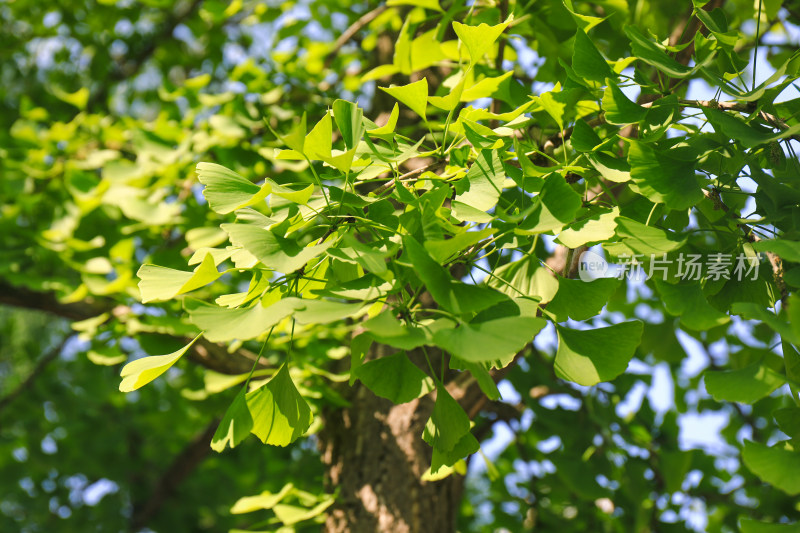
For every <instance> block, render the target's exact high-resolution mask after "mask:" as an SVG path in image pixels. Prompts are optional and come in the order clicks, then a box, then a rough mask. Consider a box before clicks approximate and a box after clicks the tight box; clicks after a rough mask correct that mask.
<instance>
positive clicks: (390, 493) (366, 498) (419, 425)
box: [319, 345, 482, 533]
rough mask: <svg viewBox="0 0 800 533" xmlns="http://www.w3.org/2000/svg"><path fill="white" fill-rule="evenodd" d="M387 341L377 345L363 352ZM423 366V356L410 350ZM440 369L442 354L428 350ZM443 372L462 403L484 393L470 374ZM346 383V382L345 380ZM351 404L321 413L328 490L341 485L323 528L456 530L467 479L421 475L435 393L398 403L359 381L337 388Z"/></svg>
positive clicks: (353, 532) (359, 532) (374, 352)
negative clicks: (424, 434) (433, 478)
mask: <svg viewBox="0 0 800 533" xmlns="http://www.w3.org/2000/svg"><path fill="white" fill-rule="evenodd" d="M386 350H390V348H388V347H386V346H380V345H375V346H373V348H372V349H371V350H370V351H369V353H367V355H366V359H368V360H369V359H374V358H377V357H380V356H382V355H387V354H386V353H383V352H384V351H386ZM408 355H409V358H410V359H411V361H412V362H414V363H415V364H417V366H419V367H420V368H422V367H423V366H424V365H425V363H423V361H424V356H423V355H422V354H421V353H420V352H419V351H418V350H414V351H413V352H408ZM429 355H430V356H431V358H432V359H433V364H434V366H435V367H437V368H438V365H439V364H440V361H441V359H440V357H441V356H442V354H441V353H436V352H433V353H429ZM462 376H463V375H459V374H457V373H450V372H449V373H448V375H447V376H446V377H447V378H456V379H451V380H450V382H449V383H448V384H447V388H448V391H449V392H450V394H451V395H452V396H453V397H454V398H455V399H456V400H457V401H459V402H460V403H461V404H462V406H464V407H465V408H466V409H467V412H468V413H469V414H470V416H474V414H475V413H474V412H471V411H472V409H471V407H472V406H475V405H477V399H478V398H480V397H481V396H482V394H481V393H480V390H479V388H478V387H477V386H476V385H475V383H474V382H472V381H466V380H464V379H463V378H462ZM344 385H346V384H344ZM340 392H341V393H342V395H343V396H345V397H346V398H347V399H348V401H350V403H351V406H350V407H349V408H346V409H341V408H340V409H336V408H331V409H329V410H328V411H327V412H325V413H324V414H323V416H324V418H325V427H324V429H323V431H322V432H320V435H319V437H320V450H321V453H322V461H323V463H324V464H325V466H326V470H327V473H326V482H327V484H328V487H327V489H328V491H329V492H332V491H334V490H338V491H339V497H338V498H337V500H336V504H335V506H334V507H333V508H332V509H331V510H330V512H329V513H328V516H327V520H326V523H325V528H324V531H325V532H326V533H383V532H386V533H416V532H428V531H431V532H436V533H448V532H451V531H455V530H456V522H457V518H458V507H459V503H460V502H461V496H462V493H463V487H464V478H463V477H462V476H460V475H458V474H453V475H451V476H449V477H447V478H445V479H443V480H441V481H434V482H426V481H422V480H421V477H422V474H424V473H425V471H426V470H427V469H428V467H429V466H430V464H431V454H432V451H431V447H430V446H429V445H428V444H427V443H425V442H424V441H423V440H422V430H423V429H424V427H425V424H426V422H427V421H428V418H430V415H431V412H432V410H433V404H434V401H435V399H436V396H435V393H431V394H428V395H426V396H423V397H422V398H419V399H417V400H414V401H412V402H408V403H405V404H401V405H394V404H393V403H392V402H390V401H389V400H386V399H384V398H380V397H378V396H375V395H374V394H373V393H372V392H371V391H370V390H369V389H367V388H366V387H364V386H363V385H361V384H360V383H357V384H356V385H355V386H354V387H349V386H344V387H342V390H341V391H340Z"/></svg>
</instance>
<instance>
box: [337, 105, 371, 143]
mask: <svg viewBox="0 0 800 533" xmlns="http://www.w3.org/2000/svg"><path fill="white" fill-rule="evenodd" d="M333 117H334V118H335V119H336V127H338V128H339V132H340V133H341V134H342V139H344V144H345V146H347V148H348V149H350V148H355V147H356V146H358V143H359V141H361V136H362V135H363V134H364V111H363V110H362V109H361V108H360V107H358V106H357V105H356V104H354V103H353V102H348V101H347V100H336V101H335V102H334V103H333Z"/></svg>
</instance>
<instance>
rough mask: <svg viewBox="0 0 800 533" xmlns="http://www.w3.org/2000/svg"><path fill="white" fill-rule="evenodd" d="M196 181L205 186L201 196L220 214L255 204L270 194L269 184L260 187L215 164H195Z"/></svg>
mask: <svg viewBox="0 0 800 533" xmlns="http://www.w3.org/2000/svg"><path fill="white" fill-rule="evenodd" d="M197 179H198V180H200V183H202V184H203V185H205V189H203V196H205V197H206V200H208V205H209V206H210V207H211V209H213V210H214V211H216V212H217V213H220V214H223V215H224V214H226V213H230V212H232V211H235V210H237V209H242V208H244V207H247V206H250V205H254V204H257V203H258V202H260V201H262V200H263V199H264V198H266V197H267V195H268V194H269V193H270V192H271V187H270V184H269V182H267V183H265V184H264V185H262V186H261V187H259V186H258V185H256V184H254V183H252V182H251V181H249V180H247V179H245V178H244V177H242V176H241V175H239V174H237V173H236V172H234V171H232V170H229V169H227V168H225V167H223V166H222V165H217V164H216V163H197Z"/></svg>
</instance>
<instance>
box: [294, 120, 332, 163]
mask: <svg viewBox="0 0 800 533" xmlns="http://www.w3.org/2000/svg"><path fill="white" fill-rule="evenodd" d="M332 137H333V121H332V120H331V114H330V113H329V112H328V113H325V114H324V115H323V116H322V118H321V119H320V120H319V122H317V123H316V125H315V126H314V127H313V128H312V129H311V131H310V132H308V135H306V139H305V142H304V143H303V152H302V153H303V154H304V155H305V156H306V157H308V158H309V159H315V160H318V161H326V160H329V159H330V158H331V152H332V151H333V139H332Z"/></svg>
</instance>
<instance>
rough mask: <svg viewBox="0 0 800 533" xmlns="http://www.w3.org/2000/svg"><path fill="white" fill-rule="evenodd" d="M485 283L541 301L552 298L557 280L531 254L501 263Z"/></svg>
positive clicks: (544, 301)
mask: <svg viewBox="0 0 800 533" xmlns="http://www.w3.org/2000/svg"><path fill="white" fill-rule="evenodd" d="M501 280H502V281H501ZM503 281H505V283H503ZM487 284H488V285H489V286H490V287H494V288H495V289H497V290H498V291H501V292H503V293H505V294H507V295H509V296H520V295H522V296H526V297H529V298H536V299H538V300H539V301H540V302H541V303H547V302H549V301H550V300H552V299H553V296H555V294H556V291H557V290H558V281H556V279H555V278H554V277H553V274H552V272H551V271H549V270H547V269H546V268H544V267H542V266H541V265H540V264H539V260H538V258H537V257H536V256H535V255H532V254H531V255H526V256H523V257H522V259H520V260H519V261H514V262H513V263H508V264H506V265H502V266H501V267H500V268H498V269H496V270H495V271H494V276H493V277H492V278H490V279H489V280H488V281H487Z"/></svg>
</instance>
